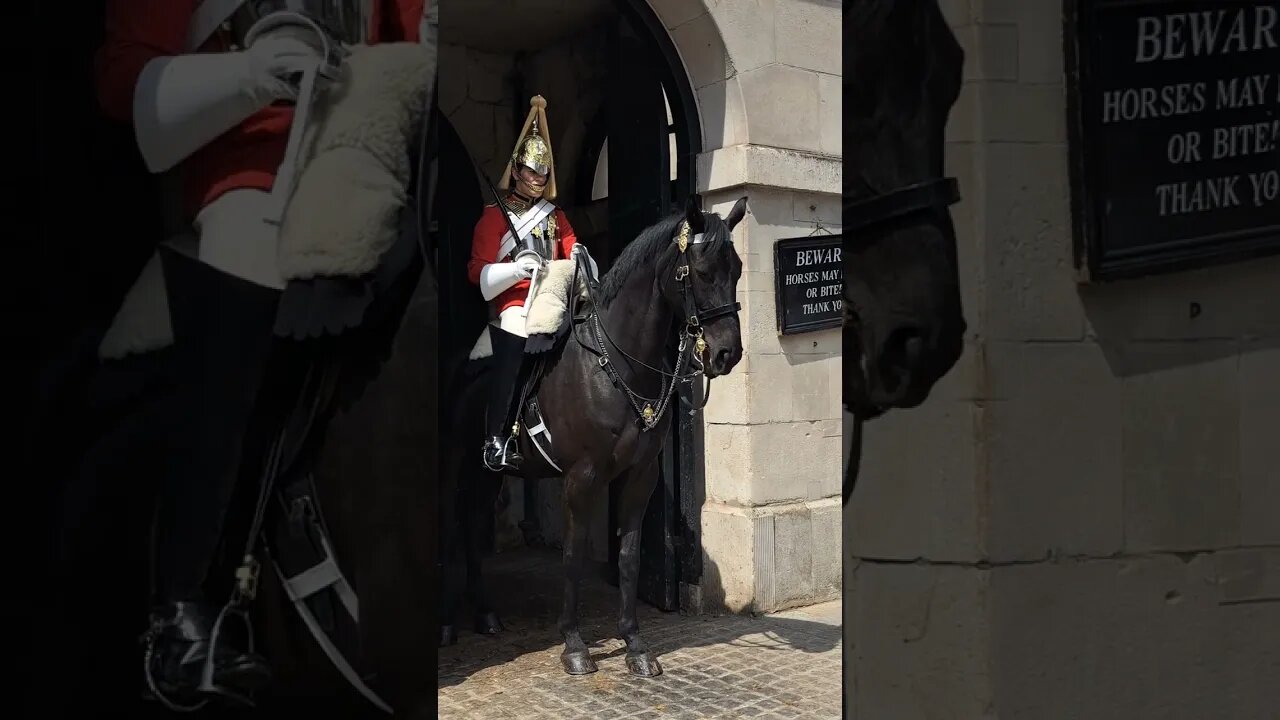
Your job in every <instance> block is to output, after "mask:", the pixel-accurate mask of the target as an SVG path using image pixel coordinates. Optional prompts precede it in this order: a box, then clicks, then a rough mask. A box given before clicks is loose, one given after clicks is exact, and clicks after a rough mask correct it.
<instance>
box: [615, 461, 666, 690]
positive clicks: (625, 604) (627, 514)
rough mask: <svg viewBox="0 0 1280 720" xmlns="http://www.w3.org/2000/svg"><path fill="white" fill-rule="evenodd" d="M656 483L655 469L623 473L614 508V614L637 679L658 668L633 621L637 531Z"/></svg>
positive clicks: (653, 465) (637, 623) (659, 671)
mask: <svg viewBox="0 0 1280 720" xmlns="http://www.w3.org/2000/svg"><path fill="white" fill-rule="evenodd" d="M657 484H658V466H657V464H656V463H650V464H649V465H648V466H643V467H639V468H636V469H633V470H632V471H631V472H629V473H628V474H627V477H626V479H625V481H624V484H623V487H622V493H621V498H620V502H619V507H618V517H619V525H620V529H621V535H622V542H621V543H620V547H619V550H618V578H619V581H618V589H619V592H620V595H621V607H620V612H619V614H618V637H619V638H621V639H622V640H624V641H626V643H627V670H629V671H630V672H631V674H632V675H636V676H639V677H657V676H659V675H661V674H662V665H660V664H659V663H658V658H657V656H655V655H654V654H653V652H651V651H650V650H649V647H648V645H646V644H645V642H644V640H642V639H641V638H640V621H639V620H638V619H637V618H636V600H637V595H638V594H639V582H640V529H641V526H642V524H643V522H644V511H645V508H646V507H647V506H648V505H649V498H650V496H652V495H653V489H654V487H655V486H657Z"/></svg>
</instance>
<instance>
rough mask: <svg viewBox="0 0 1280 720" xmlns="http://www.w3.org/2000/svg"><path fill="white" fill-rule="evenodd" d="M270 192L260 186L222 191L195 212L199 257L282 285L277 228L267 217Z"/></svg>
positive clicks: (245, 275)
mask: <svg viewBox="0 0 1280 720" xmlns="http://www.w3.org/2000/svg"><path fill="white" fill-rule="evenodd" d="M270 202H271V196H270V195H269V194H268V193H266V192H263V191H261V190H252V189H241V190H231V191H229V192H226V193H223V194H222V195H221V196H220V197H218V199H216V200H214V201H213V202H211V203H209V204H208V205H207V206H205V208H204V209H203V210H201V211H200V213H199V214H198V215H196V218H195V222H194V226H195V231H196V235H197V236H198V237H199V238H200V255H199V257H200V261H201V262H203V263H207V264H209V265H212V266H213V267H215V268H217V269H219V270H221V271H223V272H225V273H229V274H231V275H235V276H236V277H239V278H242V279H244V280H248V281H250V282H253V283H257V284H258V285H264V286H266V287H270V288H275V289H277V290H280V289H283V288H284V286H285V280H284V277H283V276H282V275H281V274H280V264H279V261H278V257H279V256H278V252H279V245H280V240H279V232H278V228H277V227H276V226H275V225H272V224H271V223H269V222H267V221H266V216H267V212H268V211H269V209H270V207H269V206H270Z"/></svg>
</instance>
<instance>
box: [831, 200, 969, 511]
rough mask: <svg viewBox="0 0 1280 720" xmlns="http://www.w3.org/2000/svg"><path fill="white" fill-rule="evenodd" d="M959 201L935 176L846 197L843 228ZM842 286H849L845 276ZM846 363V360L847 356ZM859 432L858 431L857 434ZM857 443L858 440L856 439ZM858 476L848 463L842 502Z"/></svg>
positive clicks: (849, 314)
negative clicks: (868, 194)
mask: <svg viewBox="0 0 1280 720" xmlns="http://www.w3.org/2000/svg"><path fill="white" fill-rule="evenodd" d="M958 202H960V185H959V183H957V182H956V179H955V178H953V177H942V178H935V179H932V180H925V181H924V182H918V183H913V184H911V185H904V186H902V187H899V188H897V189H895V190H890V191H889V192H886V193H880V194H876V195H872V196H871V197H868V198H864V199H861V200H847V201H845V203H844V208H843V217H842V218H841V220H842V222H843V228H844V229H845V230H852V231H855V232H856V231H859V230H867V229H869V228H874V227H877V226H879V225H885V224H888V223H890V222H893V221H896V220H901V219H904V218H909V217H912V216H917V215H918V216H921V217H920V221H921V222H937V221H938V219H939V218H940V217H943V216H944V215H945V214H946V212H947V208H949V207H951V206H952V205H954V204H956V203H958ZM845 287H846V288H848V287H849V285H848V281H847V279H846V282H845ZM844 306H845V318H846V325H848V324H849V322H848V321H849V318H853V320H854V322H856V321H857V315H856V313H854V312H853V310H852V306H851V305H850V303H849V298H848V296H847V295H846V296H845V298H844ZM846 362H848V359H846ZM859 434H860V433H859ZM857 442H860V440H859V441H857ZM856 479H857V466H856V464H854V463H851V464H850V465H849V467H848V468H846V472H845V477H844V482H843V483H842V484H843V488H842V493H843V496H844V504H846V505H847V504H848V503H849V497H850V496H851V495H852V494H853V485H854V482H855V481H856Z"/></svg>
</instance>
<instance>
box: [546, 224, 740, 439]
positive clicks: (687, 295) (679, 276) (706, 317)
mask: <svg viewBox="0 0 1280 720" xmlns="http://www.w3.org/2000/svg"><path fill="white" fill-rule="evenodd" d="M691 232H692V229H691V228H690V226H689V221H688V220H683V221H681V223H680V230H679V232H678V233H677V235H676V236H675V237H674V238H673V239H672V242H674V243H675V244H676V247H677V248H678V249H679V251H680V259H681V260H682V262H681V264H679V265H677V266H676V269H675V279H676V282H677V283H678V287H679V290H680V297H681V305H682V306H683V311H684V329H683V332H681V334H680V346H679V349H678V355H677V357H676V367H675V372H673V373H669V372H667V371H665V370H663V369H661V368H655V367H653V366H652V365H649V364H648V363H646V362H644V361H643V360H640V359H638V358H636V357H633V356H632V355H631V354H630V353H628V352H627V351H626V350H623V349H622V346H621V345H619V344H618V343H617V342H616V341H615V340H614V339H613V338H612V337H610V336H609V332H608V331H607V330H605V328H604V322H603V321H602V320H601V319H600V313H599V305H597V304H596V303H595V298H594V297H593V293H592V292H591V283H586V284H585V285H586V287H587V296H588V299H589V300H591V303H592V311H591V316H590V317H589V318H587V320H588V322H591V323H592V324H593V325H594V329H595V338H594V339H595V341H596V348H595V349H594V350H593V349H592V348H590V347H588V346H587V345H586V343H583V342H582V340H581V339H580V338H578V336H577V332H576V331H575V332H574V338H575V339H577V340H578V344H579V345H582V346H583V348H585V349H587V350H590V351H592V352H594V353H596V354H597V355H598V356H599V358H600V359H599V361H598V362H599V365H600V367H601V368H602V369H604V370H605V372H607V373H608V374H609V379H610V380H611V381H612V382H613V384H614V385H615V386H617V387H618V388H619V389H620V390H622V392H623V394H625V395H626V396H627V399H628V400H630V401H631V406H632V408H633V409H634V410H635V411H636V415H637V422H638V423H639V424H640V429H641V431H642V432H644V431H648V430H652V429H653V428H654V427H655V426H656V425H657V424H658V421H659V420H661V419H662V416H663V415H664V414H665V413H666V410H667V407H668V405H669V404H670V400H671V396H672V395H673V394H674V392H675V389H676V383H677V382H685V383H690V382H692V381H693V379H694V378H696V377H698V376H699V375H703V374H704V372H703V368H704V367H705V363H704V362H703V360H702V356H703V353H705V352H706V350H707V343H706V340H704V339H703V327H704V326H705V325H706V324H707V323H708V322H710V321H712V320H716V319H718V318H721V317H725V316H727V315H736V314H737V313H738V311H739V310H741V309H742V303H741V302H738V301H736V300H735V301H733V302H728V303H724V304H723V305H717V306H715V307H712V308H705V309H700V308H699V307H698V301H697V298H696V297H694V292H693V283H692V282H691V281H689V274H690V269H689V254H688V249H689V246H690V245H698V244H701V243H702V242H703V234H702V233H697V234H695V235H693V236H692V237H690V233H691ZM585 262H586V260H585V259H584V258H582V257H579V258H578V262H577V263H575V265H574V279H573V284H572V285H571V286H570V287H577V286H578V273H579V272H580V271H581V270H582V268H583V267H584V263H585ZM573 297H574V298H575V305H576V298H577V294H576V293H575V294H574V295H573ZM574 314H575V315H576V312H575V313H574ZM691 338H692V339H693V353H692V354H690V353H689V352H687V351H688V349H689V340H690V339H691ZM606 339H607V340H608V342H609V344H611V345H613V346H614V347H615V348H617V350H618V352H620V353H622V355H623V356H624V357H626V358H627V359H628V360H630V361H632V362H634V363H637V364H639V365H641V366H643V367H645V368H647V369H649V370H652V371H653V372H656V373H658V374H659V375H660V376H661V377H662V385H663V386H665V387H664V388H663V390H662V392H661V393H660V394H659V396H658V397H657V398H652V399H651V398H646V397H644V396H642V395H639V394H637V393H636V392H635V391H633V390H632V389H631V388H630V387H629V386H628V385H627V383H626V381H624V380H623V379H622V376H621V375H619V374H618V371H617V370H615V369H614V367H613V361H612V360H610V358H609V351H608V348H607V347H606V346H605V340H606ZM695 358H696V359H697V364H698V366H699V367H698V368H697V369H695V370H694V371H693V372H691V373H689V374H687V375H685V374H682V373H681V371H682V370H683V368H684V366H685V365H686V363H687V364H693V362H694V359H695ZM668 380H670V384H669V385H668V384H667V381H668ZM710 398H711V380H710V379H708V380H707V385H706V389H705V391H704V392H703V394H702V402H701V403H699V404H698V405H696V406H694V405H693V404H692V403H689V402H688V401H685V403H686V404H687V405H689V406H690V409H689V414H690V415H692V414H694V413H696V412H697V411H699V410H701V409H702V408H704V407H706V404H707V402H708V401H709V400H710ZM681 400H682V401H683V400H684V398H683V397H682V398H681ZM641 401H643V403H642V402H641ZM655 403H656V407H655Z"/></svg>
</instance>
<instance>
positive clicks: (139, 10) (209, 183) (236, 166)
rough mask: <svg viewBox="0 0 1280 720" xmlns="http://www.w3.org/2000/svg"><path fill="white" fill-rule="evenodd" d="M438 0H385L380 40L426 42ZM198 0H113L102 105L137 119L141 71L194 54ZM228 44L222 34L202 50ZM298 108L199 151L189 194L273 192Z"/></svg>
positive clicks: (379, 16)
mask: <svg viewBox="0 0 1280 720" xmlns="http://www.w3.org/2000/svg"><path fill="white" fill-rule="evenodd" d="M429 1H430V0H379V1H378V2H377V3H375V5H374V8H373V18H374V33H373V35H374V38H373V41H374V42H396V41H403V42H418V23H419V21H420V20H421V19H422V15H423V10H424V8H425V6H426V3H427V2H429ZM199 4H200V3H199V2H198V0H107V4H106V39H105V41H104V43H103V46H102V47H101V48H100V49H99V50H98V54H97V57H96V58H95V63H94V72H95V76H96V77H95V79H96V83H97V91H98V102H99V103H100V104H101V105H102V108H103V110H104V111H105V112H106V114H107V115H108V116H110V117H111V118H113V119H115V120H119V121H120V122H124V123H132V121H133V92H134V86H135V85H137V83H138V75H140V74H141V73H142V68H143V66H145V65H146V64H147V63H148V62H149V61H151V60H152V59H153V58H156V57H164V56H172V55H183V54H186V50H185V48H184V41H185V39H186V36H187V26H188V24H189V23H190V22H191V16H192V15H193V14H194V13H195V10H196V7H198V6H199ZM227 47H228V41H227V39H226V38H225V37H223V36H222V33H215V34H214V35H213V37H211V38H209V40H208V41H207V42H206V43H205V44H204V45H203V46H201V47H200V49H199V50H200V52H220V51H225V50H226V49H227ZM292 121H293V107H292V105H290V104H288V103H277V104H273V105H271V106H269V107H266V108H263V109H262V110H260V111H258V112H257V113H256V114H254V115H252V116H250V117H249V118H247V119H246V120H245V121H244V122H242V123H240V125H238V126H236V127H234V128H232V129H231V130H229V131H227V132H225V133H223V134H222V135H221V136H219V137H218V138H216V139H214V140H213V142H210V143H209V144H208V145H205V146H204V147H203V148H201V149H199V150H197V151H196V152H195V153H193V154H192V155H191V156H190V157H188V158H187V159H186V160H184V161H183V163H182V166H181V168H182V183H183V199H184V205H185V207H186V210H187V212H188V213H189V214H190V215H192V216H194V215H195V213H196V212H198V211H199V210H200V208H203V207H204V206H205V205H208V204H209V203H210V202H212V201H213V200H215V199H216V198H217V197H218V196H219V195H221V194H222V193H224V192H227V191H228V190H235V189H238V188H253V189H258V190H270V189H271V185H272V183H273V182H274V180H275V173H276V169H277V168H278V167H279V166H280V162H281V161H282V160H283V159H284V151H285V146H286V145H288V142H289V125H290V123H291V122H292Z"/></svg>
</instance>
